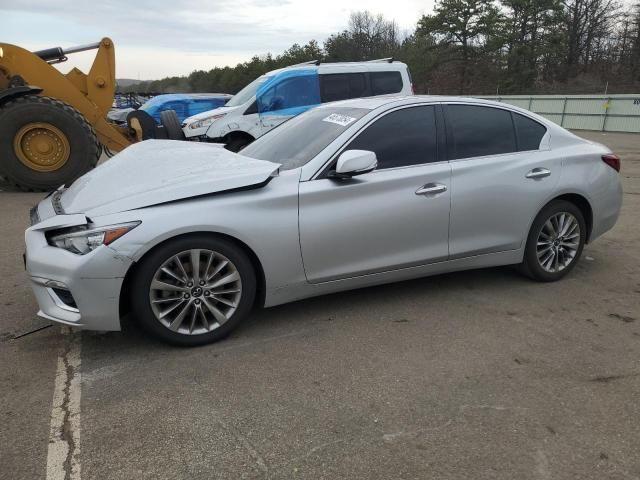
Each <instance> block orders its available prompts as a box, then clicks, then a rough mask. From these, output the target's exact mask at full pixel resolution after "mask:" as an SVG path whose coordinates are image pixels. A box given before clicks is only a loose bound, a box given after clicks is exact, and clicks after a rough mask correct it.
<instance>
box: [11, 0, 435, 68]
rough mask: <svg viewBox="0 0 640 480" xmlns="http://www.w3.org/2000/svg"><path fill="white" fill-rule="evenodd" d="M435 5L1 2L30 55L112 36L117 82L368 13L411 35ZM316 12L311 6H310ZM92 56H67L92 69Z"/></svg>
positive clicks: (250, 50)
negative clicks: (394, 24)
mask: <svg viewBox="0 0 640 480" xmlns="http://www.w3.org/2000/svg"><path fill="white" fill-rule="evenodd" d="M433 3H434V2H433V0H393V1H390V0H322V1H320V2H309V1H304V0H234V1H229V0H222V1H221V0H209V1H204V0H189V1H185V0H129V1H126V0H107V1H92V0H84V1H82V0H76V1H72V0H0V18H1V19H2V33H1V38H0V41H2V42H5V43H12V44H15V45H19V46H21V47H23V48H26V49H28V50H40V49H44V48H49V47H57V46H61V47H68V46H73V45H81V44H86V43H93V42H97V41H99V40H100V39H101V38H102V37H105V36H108V37H110V38H111V39H112V40H113V41H114V43H115V46H116V69H117V71H116V75H117V77H118V78H133V79H140V80H151V79H157V78H162V77H166V76H172V75H187V74H189V73H190V72H192V71H193V70H209V69H211V68H213V67H215V66H226V65H230V66H234V65H236V64H237V63H239V62H243V61H246V60H249V59H250V58H251V57H252V56H253V55H256V54H258V55H262V54H266V53H268V52H271V53H273V54H279V53H281V52H282V51H283V50H285V49H287V48H288V47H290V46H291V45H293V44H294V43H299V44H301V45H302V44H305V43H307V42H308V41H309V40H312V39H315V40H317V41H318V42H320V44H322V42H323V41H324V40H325V39H326V38H327V37H328V36H329V35H330V34H332V33H335V32H338V31H341V30H343V29H345V28H346V26H347V22H348V18H349V14H350V13H351V12H353V11H359V10H369V11H370V12H372V13H374V14H378V13H380V14H382V15H384V16H385V18H387V19H388V20H395V21H396V22H397V24H398V26H399V27H400V29H401V31H407V32H410V31H413V29H414V28H415V25H416V22H417V20H418V19H419V18H420V16H421V15H422V14H425V13H427V14H428V13H431V11H432V9H433ZM312 7H313V8H312ZM93 56H94V53H92V52H86V53H80V54H75V55H73V56H70V57H69V61H68V62H66V63H64V64H60V69H61V70H62V71H67V70H69V69H70V68H71V67H73V66H78V67H79V68H80V69H82V70H84V71H87V70H88V67H89V66H90V64H91V61H92V60H93Z"/></svg>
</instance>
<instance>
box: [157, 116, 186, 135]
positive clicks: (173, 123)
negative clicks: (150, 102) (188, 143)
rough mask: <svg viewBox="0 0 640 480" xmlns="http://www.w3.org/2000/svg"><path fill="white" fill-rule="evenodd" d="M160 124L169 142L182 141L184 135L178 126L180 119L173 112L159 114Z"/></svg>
mask: <svg viewBox="0 0 640 480" xmlns="http://www.w3.org/2000/svg"><path fill="white" fill-rule="evenodd" d="M160 123H161V124H162V126H163V127H164V129H165V131H166V132H167V138H168V139H169V140H184V139H185V137H184V133H183V132H182V127H181V126H180V119H179V118H178V115H177V114H176V112H175V110H164V111H162V112H160Z"/></svg>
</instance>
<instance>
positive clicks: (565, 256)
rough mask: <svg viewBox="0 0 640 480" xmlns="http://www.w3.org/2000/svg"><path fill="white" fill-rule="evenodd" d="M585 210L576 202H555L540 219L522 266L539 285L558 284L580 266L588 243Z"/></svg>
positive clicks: (529, 238) (532, 232) (530, 239)
mask: <svg viewBox="0 0 640 480" xmlns="http://www.w3.org/2000/svg"><path fill="white" fill-rule="evenodd" d="M586 234H587V228H586V223H585V221H584V216H583V215H582V211H581V210H580V209H579V208H578V207H577V206H576V205H574V204H573V203H571V202H567V201H565V200H554V201H552V202H551V203H549V204H547V205H546V206H545V207H544V208H543V209H542V210H541V211H540V213H538V215H537V216H536V218H535V220H534V221H533V224H532V225H531V230H530V231H529V236H528V237H527V245H526V247H525V253H524V259H523V262H522V264H521V266H520V269H521V271H522V273H524V274H525V275H527V276H528V277H530V278H532V279H534V280H537V281H539V282H555V281H557V280H560V279H561V278H562V277H564V276H565V275H567V274H568V273H569V272H570V271H571V270H573V268H574V267H575V266H576V264H577V263H578V261H579V259H580V255H581V254H582V250H583V248H584V244H585V242H586Z"/></svg>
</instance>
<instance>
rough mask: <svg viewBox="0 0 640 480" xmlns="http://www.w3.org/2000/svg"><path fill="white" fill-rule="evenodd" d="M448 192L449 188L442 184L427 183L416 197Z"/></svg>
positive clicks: (417, 192)
mask: <svg viewBox="0 0 640 480" xmlns="http://www.w3.org/2000/svg"><path fill="white" fill-rule="evenodd" d="M446 191H447V186H446V185H442V184H441V183H427V184H426V185H423V186H421V187H420V188H419V189H418V190H416V195H425V196H426V195H437V194H439V193H444V192H446Z"/></svg>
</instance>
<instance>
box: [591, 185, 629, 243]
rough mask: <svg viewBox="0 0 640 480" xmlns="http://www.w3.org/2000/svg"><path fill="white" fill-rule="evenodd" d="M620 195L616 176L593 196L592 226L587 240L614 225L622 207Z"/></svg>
mask: <svg viewBox="0 0 640 480" xmlns="http://www.w3.org/2000/svg"><path fill="white" fill-rule="evenodd" d="M622 197H623V191H622V183H620V180H619V179H618V178H616V179H615V182H612V183H611V184H610V186H608V188H607V189H606V190H604V192H602V193H601V194H600V195H598V196H597V197H595V199H594V204H595V205H593V207H594V208H593V210H594V212H593V213H594V218H593V228H592V229H591V235H590V237H589V242H592V241H593V240H595V239H596V238H598V237H599V236H601V235H602V234H604V233H606V232H608V231H609V230H611V229H612V228H613V227H614V225H615V224H616V222H617V221H618V217H619V216H620V210H621V209H622Z"/></svg>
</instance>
